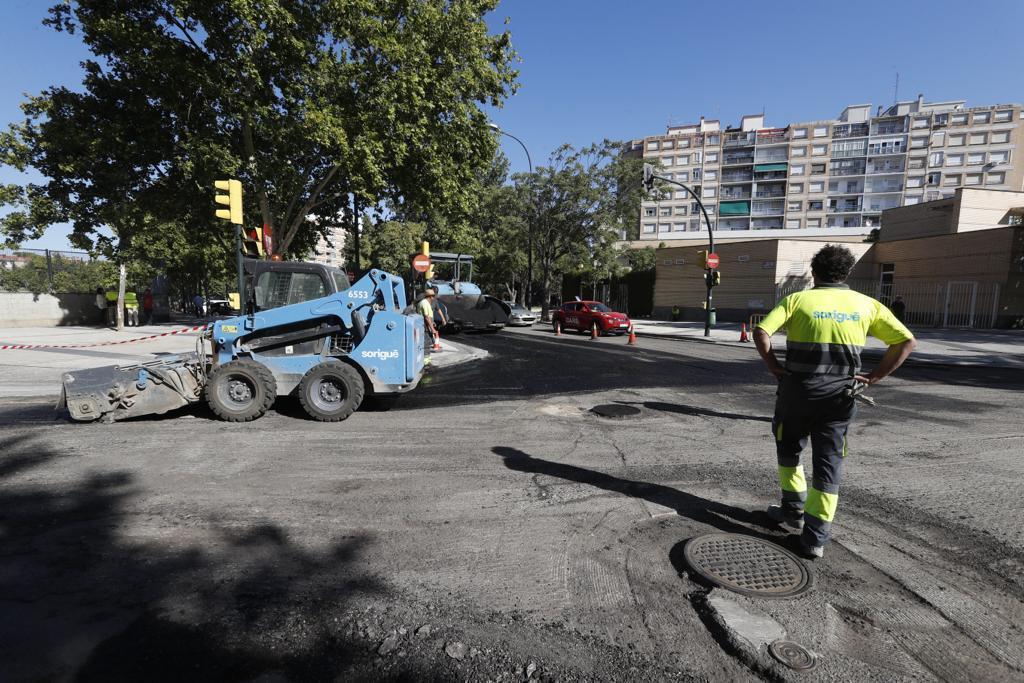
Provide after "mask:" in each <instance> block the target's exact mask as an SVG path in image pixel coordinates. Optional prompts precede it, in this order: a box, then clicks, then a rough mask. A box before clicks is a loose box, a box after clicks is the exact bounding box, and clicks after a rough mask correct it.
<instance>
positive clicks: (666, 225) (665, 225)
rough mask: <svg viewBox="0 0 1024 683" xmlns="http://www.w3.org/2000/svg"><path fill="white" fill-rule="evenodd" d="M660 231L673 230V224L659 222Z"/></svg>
mask: <svg viewBox="0 0 1024 683" xmlns="http://www.w3.org/2000/svg"><path fill="white" fill-rule="evenodd" d="M658 232H672V224H671V223H658Z"/></svg>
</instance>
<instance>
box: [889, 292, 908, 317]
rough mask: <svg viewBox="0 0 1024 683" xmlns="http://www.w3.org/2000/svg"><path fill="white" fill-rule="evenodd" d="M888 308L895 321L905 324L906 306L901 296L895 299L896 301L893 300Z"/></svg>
mask: <svg viewBox="0 0 1024 683" xmlns="http://www.w3.org/2000/svg"><path fill="white" fill-rule="evenodd" d="M889 308H890V309H891V310H892V314H893V315H894V316H896V319H897V320H899V321H900V322H901V323H905V322H906V320H905V319H904V318H905V316H906V314H907V304H905V303H904V302H903V297H902V296H898V297H896V299H895V300H893V302H892V306H890V307H889Z"/></svg>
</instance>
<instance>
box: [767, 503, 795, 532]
mask: <svg viewBox="0 0 1024 683" xmlns="http://www.w3.org/2000/svg"><path fill="white" fill-rule="evenodd" d="M768 517H769V518H770V519H771V520H772V521H773V522H775V523H776V524H778V525H779V526H780V527H782V528H783V529H785V530H786V531H789V532H791V533H795V534H798V533H800V532H801V531H803V530H804V516H803V514H799V515H796V516H792V515H788V514H786V511H785V510H783V509H782V506H781V505H769V506H768Z"/></svg>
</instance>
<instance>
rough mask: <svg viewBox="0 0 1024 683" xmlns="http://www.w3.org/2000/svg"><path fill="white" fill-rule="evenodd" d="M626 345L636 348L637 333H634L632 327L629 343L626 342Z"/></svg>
mask: <svg viewBox="0 0 1024 683" xmlns="http://www.w3.org/2000/svg"><path fill="white" fill-rule="evenodd" d="M626 344H627V345H629V346H636V332H634V331H633V328H632V327H631V328H629V341H628V342H626Z"/></svg>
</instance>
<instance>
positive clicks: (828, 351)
mask: <svg viewBox="0 0 1024 683" xmlns="http://www.w3.org/2000/svg"><path fill="white" fill-rule="evenodd" d="M855 263H856V259H855V258H854V257H853V254H852V253H850V250H849V249H847V248H846V247H843V246H840V245H835V244H829V245H826V246H825V247H823V248H822V249H821V250H820V251H818V253H817V254H815V255H814V258H813V259H812V260H811V274H812V275H813V277H814V288H813V289H809V290H806V291H802V292H796V293H795V294H790V295H789V296H787V297H785V298H784V299H782V301H780V302H779V303H778V305H776V306H775V308H773V309H772V311H771V312H770V313H769V314H768V315H767V316H765V318H764V320H762V321H761V322H760V323H759V324H758V326H757V328H756V329H755V331H754V343H755V344H756V346H757V351H758V353H760V354H761V358H762V359H763V360H764V362H765V365H767V366H768V370H769V371H770V372H771V373H772V374H773V375H775V377H776V378H777V379H778V380H779V390H778V393H777V398H776V402H775V417H774V419H773V420H772V432H773V435H774V436H775V446H776V452H777V455H778V463H779V484H780V486H781V488H782V504H781V505H772V506H770V507H769V508H768V516H769V517H771V519H772V520H773V521H774V522H775V523H777V524H778V525H779V526H781V527H782V528H784V529H788V530H790V531H798V532H801V536H800V546H801V549H802V550H803V552H804V554H805V555H806V556H808V557H822V556H823V555H824V549H825V545H826V544H827V543H828V541H829V538H830V531H831V526H832V520H833V518H834V517H835V513H836V506H837V504H838V502H839V481H840V479H841V478H842V472H843V462H844V459H845V457H846V453H847V448H846V432H847V429H848V428H849V426H850V421H851V420H852V419H853V417H854V415H855V414H856V406H855V399H854V395H853V394H852V393H850V390H851V389H855V388H858V385H871V384H876V383H877V382H880V381H881V380H883V379H884V378H885V377H887V376H888V375H889V374H890V373H892V372H893V371H894V370H895V369H896V368H898V367H899V366H900V365H902V364H903V361H905V360H906V359H907V356H909V355H910V353H911V351H913V350H914V347H915V346H916V344H917V342H915V341H914V335H913V334H911V332H910V330H908V329H907V328H906V326H904V325H903V323H901V322H900V321H899V320H897V319H896V316H894V315H893V314H892V312H891V311H890V310H889V309H888V308H886V307H885V305H883V304H882V303H881V302H880V301H876V300H875V299H872V298H871V297H869V296H865V295H863V294H859V293H857V292H854V291H852V290H851V289H850V288H849V287H848V286H847V285H846V284H845V281H846V278H847V277H848V276H849V274H850V270H851V269H852V268H853V266H854V264H855ZM781 327H785V328H786V363H785V365H784V366H783V365H781V364H780V363H779V361H778V360H777V359H776V358H775V355H774V354H773V353H772V342H771V336H772V335H773V334H774V333H775V332H776V330H778V329H779V328H781ZM869 334H870V335H871V336H873V337H876V338H878V339H880V340H882V341H883V342H885V343H886V344H888V345H889V349H888V351H886V353H885V355H884V356H883V357H882V359H881V360H880V361H879V362H878V364H877V365H876V366H875V369H874V370H872V371H871V372H864V371H863V370H862V368H861V361H860V352H861V349H862V348H864V344H865V343H866V341H867V335H869ZM808 439H810V442H811V454H812V465H813V474H812V478H811V485H810V488H808V486H807V480H806V478H805V477H804V471H803V467H802V466H801V465H800V452H801V451H802V450H803V449H804V447H805V446H806V445H807V441H808Z"/></svg>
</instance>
